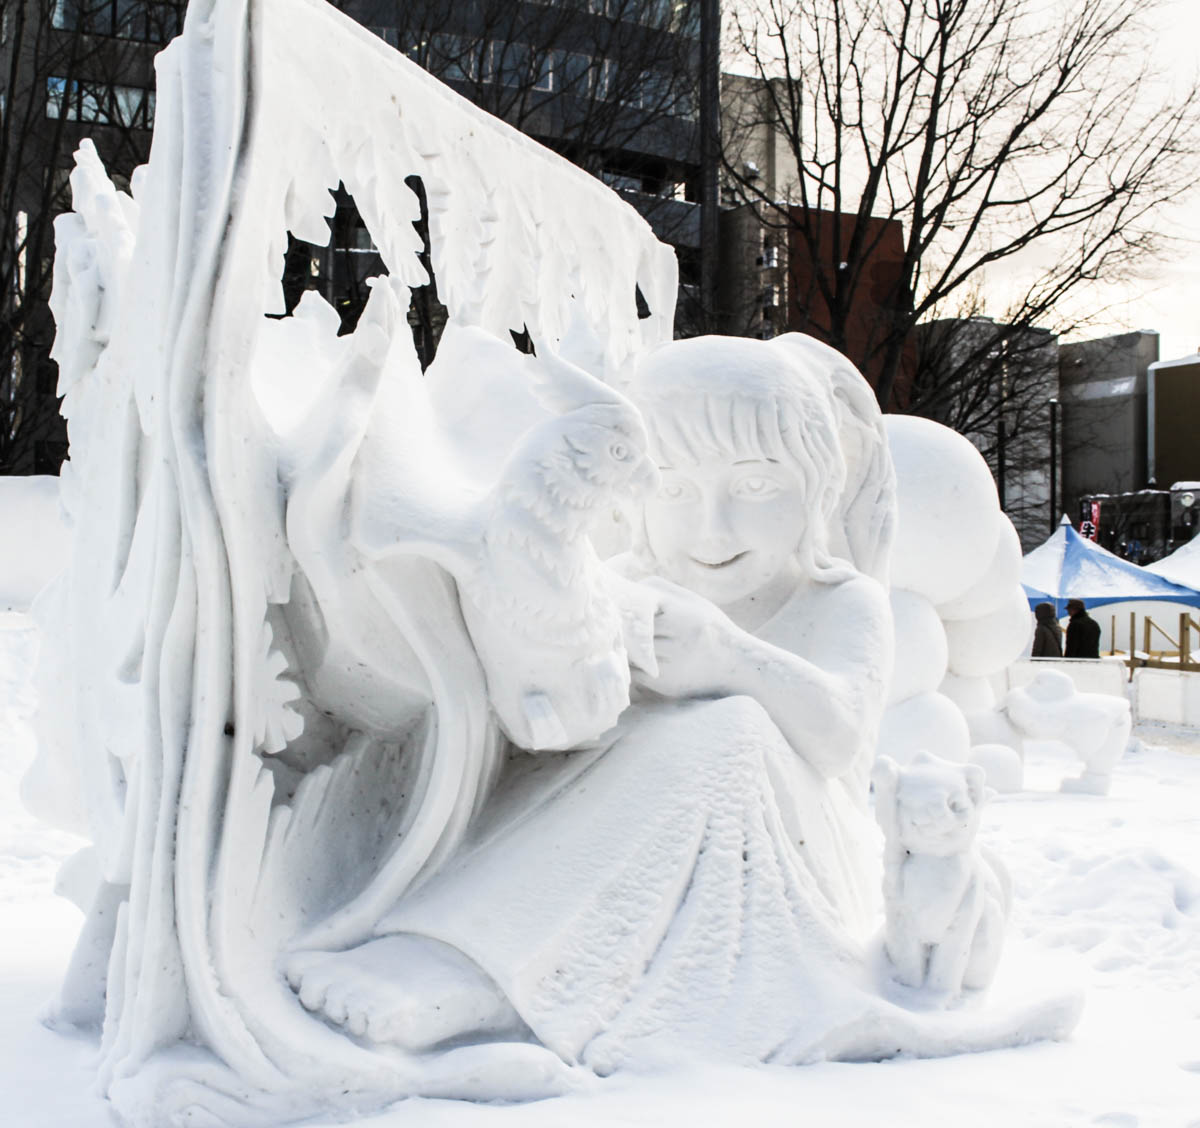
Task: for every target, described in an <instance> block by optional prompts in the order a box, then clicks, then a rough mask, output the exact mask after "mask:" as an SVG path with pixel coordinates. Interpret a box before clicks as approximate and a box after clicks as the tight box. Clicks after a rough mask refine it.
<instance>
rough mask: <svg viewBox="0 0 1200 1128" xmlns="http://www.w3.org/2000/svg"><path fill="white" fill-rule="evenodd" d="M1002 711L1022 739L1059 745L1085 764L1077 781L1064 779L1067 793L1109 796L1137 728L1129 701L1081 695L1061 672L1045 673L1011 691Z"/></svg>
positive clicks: (1051, 671)
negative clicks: (1133, 728) (1114, 769)
mask: <svg viewBox="0 0 1200 1128" xmlns="http://www.w3.org/2000/svg"><path fill="white" fill-rule="evenodd" d="M1003 708H1004V712H1005V714H1006V715H1007V717H1008V719H1009V721H1011V722H1012V724H1013V725H1014V726H1015V727H1016V729H1017V731H1018V732H1019V733H1020V734H1021V736H1022V737H1024V738H1026V739H1032V740H1060V741H1062V742H1063V743H1064V744H1066V745H1067V746H1068V747H1069V748H1071V749H1072V751H1074V752H1075V754H1076V755H1077V756H1078V757H1079V758H1080V759H1081V760H1082V761H1083V771H1082V772H1081V773H1080V775H1079V776H1078V778H1074V779H1065V780H1063V782H1062V790H1063V791H1081V792H1084V793H1085V794H1088V795H1107V794H1108V789H1109V787H1110V786H1111V784H1112V771H1113V768H1114V766H1115V765H1116V763H1117V761H1118V760H1119V759H1120V758H1121V756H1122V755H1123V754H1124V752H1125V746H1126V745H1127V744H1128V743H1129V734H1130V732H1131V730H1132V727H1133V721H1132V717H1131V715H1130V709H1129V702H1128V701H1126V700H1125V699H1124V698H1123V697H1112V696H1110V695H1108V694H1104V693H1079V692H1077V691H1076V689H1075V683H1074V682H1073V681H1072V680H1071V679H1070V677H1069V676H1068V675H1067V674H1064V673H1063V672H1062V671H1061V670H1041V671H1039V672H1038V673H1037V674H1035V675H1034V677H1033V680H1032V681H1030V683H1029V684H1028V685H1025V686H1019V687H1018V688H1016V689H1013V690H1010V691H1009V693H1008V696H1007V697H1006V698H1005V699H1004V703H1003Z"/></svg>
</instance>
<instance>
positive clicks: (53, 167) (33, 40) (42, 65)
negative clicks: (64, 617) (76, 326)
mask: <svg viewBox="0 0 1200 1128" xmlns="http://www.w3.org/2000/svg"><path fill="white" fill-rule="evenodd" d="M185 6H186V3H185V0H178V2H173V0H145V2H134V0H0V64H2V66H3V76H2V79H0V115H2V118H0V231H2V233H3V234H2V236H0V277H2V278H3V290H2V292H0V473H30V472H37V473H47V472H50V473H52V472H56V471H57V469H58V463H59V462H60V461H61V460H62V458H63V456H64V455H65V453H66V434H65V429H64V426H63V422H62V420H61V418H60V417H59V415H58V400H57V398H56V396H55V393H54V390H55V385H56V382H57V371H56V368H55V365H54V364H53V363H52V362H51V361H50V359H49V352H50V345H51V343H52V341H53V338H54V324H53V321H52V319H51V317H50V314H49V310H48V308H47V305H46V301H47V299H48V297H49V293H50V283H51V274H52V268H53V259H54V220H55V218H56V217H57V216H58V215H59V214H61V213H62V212H63V211H64V210H66V209H67V208H68V207H69V206H70V194H69V191H68V182H67V177H68V174H69V171H70V167H71V163H72V153H73V152H74V150H75V149H76V147H77V146H78V144H79V141H80V139H81V137H84V136H91V137H92V138H93V139H94V141H95V142H96V144H97V146H98V148H99V149H100V151H101V155H102V156H103V157H104V159H105V161H106V163H107V164H108V166H109V168H110V169H111V170H112V171H113V172H114V174H115V175H116V178H117V179H118V181H121V180H124V181H125V182H127V181H128V177H129V175H130V173H132V171H133V169H134V167H135V166H136V165H137V164H138V163H140V162H141V161H142V160H144V159H145V157H146V154H147V151H148V145H149V136H150V135H149V128H150V126H151V124H152V122H153V117H154V93H153V86H154V81H153V69H152V58H153V54H154V52H155V51H156V50H157V45H158V44H161V43H163V42H165V41H166V40H167V39H169V38H170V37H171V36H173V35H174V34H175V32H176V30H177V29H178V26H179V22H180V20H181V18H182V13H183V9H184V7H185Z"/></svg>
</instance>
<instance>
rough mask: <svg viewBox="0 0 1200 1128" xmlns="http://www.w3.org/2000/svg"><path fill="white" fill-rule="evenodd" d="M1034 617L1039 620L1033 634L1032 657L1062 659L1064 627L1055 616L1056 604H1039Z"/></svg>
mask: <svg viewBox="0 0 1200 1128" xmlns="http://www.w3.org/2000/svg"><path fill="white" fill-rule="evenodd" d="M1033 615H1034V618H1035V619H1037V629H1036V630H1035V631H1034V632H1033V652H1032V657H1034V658H1061V657H1062V627H1060V626H1059V625H1058V616H1056V615H1055V614H1054V604H1053V603H1039V604H1038V605H1037V606H1036V607H1035V608H1034V609H1033ZM1088 621H1089V622H1091V621H1092V620H1090V619H1089V620H1088Z"/></svg>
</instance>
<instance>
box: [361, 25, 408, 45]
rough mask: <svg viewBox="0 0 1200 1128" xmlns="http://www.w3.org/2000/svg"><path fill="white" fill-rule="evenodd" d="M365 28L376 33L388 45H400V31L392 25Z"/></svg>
mask: <svg viewBox="0 0 1200 1128" xmlns="http://www.w3.org/2000/svg"><path fill="white" fill-rule="evenodd" d="M367 30H368V31H369V32H371V33H372V34H374V35H378V36H379V38H380V39H382V40H383V41H384V43H386V44H387V45H388V46H389V47H399V46H400V33H399V32H398V31H397V30H396V29H395V28H394V27H368V28H367Z"/></svg>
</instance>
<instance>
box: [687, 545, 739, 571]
mask: <svg viewBox="0 0 1200 1128" xmlns="http://www.w3.org/2000/svg"><path fill="white" fill-rule="evenodd" d="M748 551H749V549H747V550H746V552H748ZM746 552H739V553H738V554H737V555H736V556H731V557H730V558H729V559H728V560H718V561H716V562H715V563H713V562H710V561H708V560H697V559H696V557H694V556H693V557H692V560H693V562H694V563H696V564H699V565H700V567H701V568H711V569H712V570H713V571H716V570H717V569H718V568H728V567H729V565H730V564H736V563H737V562H738V561H739V560H741V558H742V557H743V556H745V555H746Z"/></svg>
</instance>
